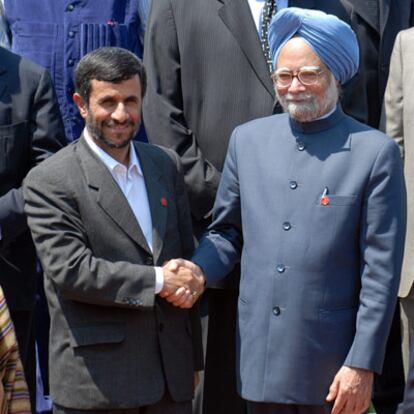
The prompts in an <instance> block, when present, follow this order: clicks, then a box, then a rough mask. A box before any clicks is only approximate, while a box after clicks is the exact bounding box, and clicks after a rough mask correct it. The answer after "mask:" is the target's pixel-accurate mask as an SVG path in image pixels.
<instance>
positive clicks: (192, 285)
mask: <svg viewBox="0 0 414 414" xmlns="http://www.w3.org/2000/svg"><path fill="white" fill-rule="evenodd" d="M162 269H163V272H164V285H163V288H162V290H161V291H160V292H159V295H160V296H161V297H163V298H165V299H166V300H167V301H168V302H170V303H171V304H172V305H174V306H178V307H180V308H185V309H188V308H191V307H192V306H193V305H194V303H195V302H196V301H197V299H198V298H199V297H200V295H201V294H202V293H203V291H204V284H205V279H204V274H203V272H202V270H201V268H200V267H199V266H197V265H196V264H195V263H192V262H190V261H188V260H184V259H172V260H170V261H169V262H167V263H165V264H164V266H163V268H162Z"/></svg>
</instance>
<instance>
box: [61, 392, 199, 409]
mask: <svg viewBox="0 0 414 414" xmlns="http://www.w3.org/2000/svg"><path fill="white" fill-rule="evenodd" d="M132 392H133V391H132ZM191 411H192V409H191V401H184V402H175V401H173V400H172V398H171V396H170V394H169V393H166V394H165V395H164V397H163V398H162V399H161V400H160V401H158V402H157V403H155V404H153V405H148V406H145V407H136V408H131V409H126V410H122V409H119V410H73V409H71V408H65V407H61V406H59V405H56V404H55V405H54V406H53V414H92V413H93V414H191Z"/></svg>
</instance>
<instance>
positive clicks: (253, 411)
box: [247, 401, 332, 414]
mask: <svg viewBox="0 0 414 414" xmlns="http://www.w3.org/2000/svg"><path fill="white" fill-rule="evenodd" d="M331 410H332V404H325V405H295V404H275V403H260V402H253V401H247V413H248V414H330V413H331Z"/></svg>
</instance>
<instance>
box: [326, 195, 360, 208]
mask: <svg viewBox="0 0 414 414" xmlns="http://www.w3.org/2000/svg"><path fill="white" fill-rule="evenodd" d="M328 197H329V204H328V205H327V206H326V207H329V206H351V205H353V204H355V203H356V200H357V196H356V195H346V196H345V195H334V194H332V195H329V194H328ZM324 207H325V206H324Z"/></svg>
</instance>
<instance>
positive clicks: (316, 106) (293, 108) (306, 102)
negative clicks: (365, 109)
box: [276, 74, 339, 122]
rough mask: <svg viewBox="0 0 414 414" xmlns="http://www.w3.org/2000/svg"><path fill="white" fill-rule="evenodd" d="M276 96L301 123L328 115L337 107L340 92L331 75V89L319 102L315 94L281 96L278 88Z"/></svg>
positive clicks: (292, 116) (291, 115)
mask: <svg viewBox="0 0 414 414" xmlns="http://www.w3.org/2000/svg"><path fill="white" fill-rule="evenodd" d="M276 96H277V99H278V100H279V102H280V104H281V105H282V108H283V110H284V111H285V112H287V113H288V114H289V116H290V117H291V118H293V119H295V120H296V121H299V122H311V121H314V120H315V119H317V118H320V117H321V116H323V115H325V114H326V113H328V112H329V111H330V110H331V109H332V108H333V107H334V106H335V105H336V103H337V101H338V98H339V91H338V87H337V85H336V82H335V79H334V77H333V76H332V74H331V80H330V84H329V87H328V89H327V90H326V93H325V95H324V96H323V97H322V100H320V101H319V102H318V99H317V96H316V95H315V94H314V93H313V92H302V93H297V94H292V93H287V94H285V95H279V93H278V91H277V88H276ZM297 100H299V102H297ZM295 101H296V102H295Z"/></svg>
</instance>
